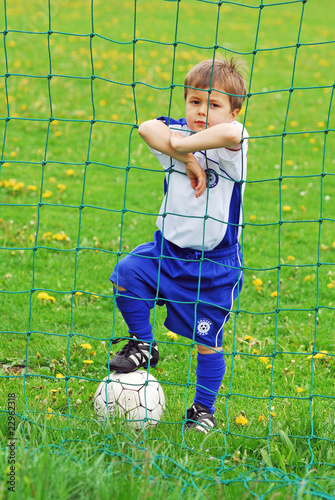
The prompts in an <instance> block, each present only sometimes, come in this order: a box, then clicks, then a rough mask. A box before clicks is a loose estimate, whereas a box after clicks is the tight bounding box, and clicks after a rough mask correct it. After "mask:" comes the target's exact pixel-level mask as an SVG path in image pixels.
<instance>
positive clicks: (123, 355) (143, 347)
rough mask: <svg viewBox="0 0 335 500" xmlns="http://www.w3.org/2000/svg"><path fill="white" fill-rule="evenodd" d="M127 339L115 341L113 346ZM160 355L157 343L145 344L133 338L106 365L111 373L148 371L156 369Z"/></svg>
mask: <svg viewBox="0 0 335 500" xmlns="http://www.w3.org/2000/svg"><path fill="white" fill-rule="evenodd" d="M121 340H125V339H114V340H113V342H112V343H113V344H116V343H118V342H120V341H121ZM158 359H159V353H158V347H157V344H156V343H151V342H143V341H141V340H139V339H137V337H135V336H133V338H131V339H130V340H129V341H128V342H127V344H126V345H125V346H124V347H123V348H122V349H121V351H119V352H117V353H116V354H115V356H113V358H112V359H110V360H109V362H108V363H107V364H106V366H107V368H109V370H110V371H111V372H121V373H130V372H133V371H135V370H138V368H145V369H147V368H148V366H149V362H150V366H152V367H155V366H156V365H157V363H158Z"/></svg>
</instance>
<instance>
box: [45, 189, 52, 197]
mask: <svg viewBox="0 0 335 500" xmlns="http://www.w3.org/2000/svg"><path fill="white" fill-rule="evenodd" d="M52 194H53V193H52V191H49V190H48V189H47V190H46V191H45V192H44V193H43V194H42V198H50V197H51V196H52Z"/></svg>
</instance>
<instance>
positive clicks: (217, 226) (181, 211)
mask: <svg viewBox="0 0 335 500" xmlns="http://www.w3.org/2000/svg"><path fill="white" fill-rule="evenodd" d="M165 120H166V123H169V125H168V126H169V127H170V128H171V129H173V130H177V131H178V132H180V133H182V134H183V135H185V137H187V136H189V135H191V132H189V131H188V126H187V124H186V120H185V119H181V120H178V121H175V120H172V119H171V118H170V119H165ZM233 123H234V124H235V125H237V126H238V127H240V128H241V130H243V138H244V140H243V142H242V148H241V149H240V150H239V151H231V150H228V149H226V148H220V149H210V150H207V151H197V152H196V153H194V156H195V158H196V160H197V161H198V162H199V164H200V165H201V167H202V168H203V169H204V170H205V171H207V188H206V190H205V192H204V193H203V194H202V195H201V196H200V197H199V198H196V197H195V191H194V189H193V188H192V186H191V182H190V179H189V178H188V177H187V175H186V168H185V165H184V163H181V162H179V161H177V160H175V159H174V158H171V157H169V156H168V155H166V154H164V153H161V152H159V151H157V150H155V149H152V148H150V149H151V151H152V152H153V154H154V155H155V156H156V158H157V159H158V160H159V162H160V163H161V165H162V167H163V168H164V170H165V172H166V176H165V188H166V189H165V197H164V200H163V203H162V205H161V208H160V211H159V216H158V218H157V227H158V228H159V229H160V230H161V232H162V233H163V236H164V238H165V239H167V240H168V241H170V242H172V243H174V244H175V245H178V246H179V247H180V248H193V249H194V250H202V249H203V250H204V251H208V250H213V249H214V248H217V247H218V248H225V247H228V246H231V245H234V244H236V243H237V242H238V240H239V237H240V233H241V224H242V198H243V192H244V188H245V182H242V181H245V180H246V174H247V149H248V140H247V138H248V133H247V131H246V129H245V128H243V126H242V124H241V123H239V122H236V121H234V122H233Z"/></svg>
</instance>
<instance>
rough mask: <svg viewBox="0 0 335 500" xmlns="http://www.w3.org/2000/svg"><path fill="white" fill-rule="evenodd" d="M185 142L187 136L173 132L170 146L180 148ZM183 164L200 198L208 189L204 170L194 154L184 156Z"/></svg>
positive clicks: (180, 154) (196, 195)
mask: <svg viewBox="0 0 335 500" xmlns="http://www.w3.org/2000/svg"><path fill="white" fill-rule="evenodd" d="M184 140H185V136H184V135H183V134H181V133H180V132H173V131H172V132H171V136H170V145H171V147H172V148H173V149H176V148H177V147H178V146H180V144H181V142H182V141H184ZM179 156H182V157H183V162H184V163H185V166H186V174H187V176H188V178H189V179H190V181H191V186H192V188H193V189H194V191H195V197H196V198H199V196H201V195H202V194H203V192H204V191H205V189H206V183H207V177H206V173H205V171H204V169H203V168H202V167H201V166H200V165H199V163H198V162H197V160H196V159H195V157H194V155H193V153H186V154H182V153H179Z"/></svg>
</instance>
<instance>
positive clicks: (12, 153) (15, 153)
mask: <svg viewBox="0 0 335 500" xmlns="http://www.w3.org/2000/svg"><path fill="white" fill-rule="evenodd" d="M9 154H10V155H11V156H12V157H13V158H15V156H17V152H16V151H11V152H10V153H9Z"/></svg>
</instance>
